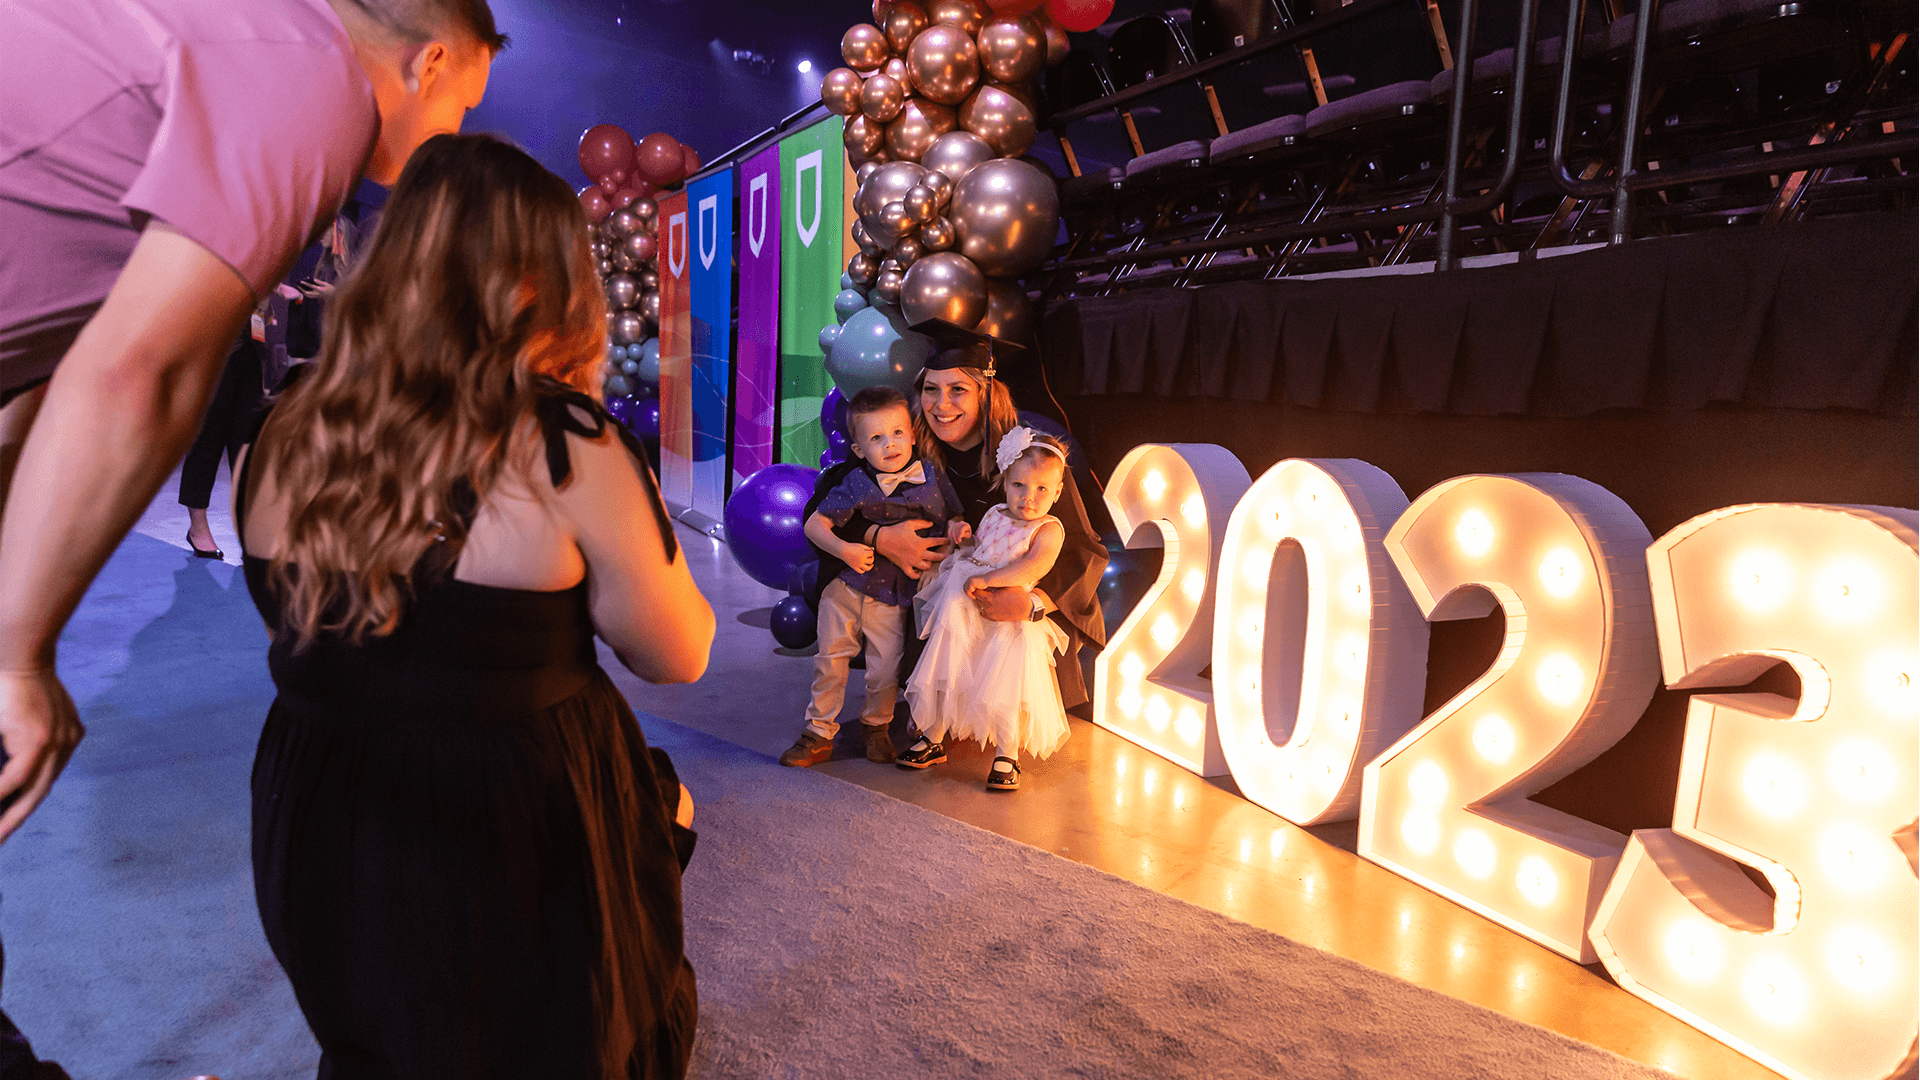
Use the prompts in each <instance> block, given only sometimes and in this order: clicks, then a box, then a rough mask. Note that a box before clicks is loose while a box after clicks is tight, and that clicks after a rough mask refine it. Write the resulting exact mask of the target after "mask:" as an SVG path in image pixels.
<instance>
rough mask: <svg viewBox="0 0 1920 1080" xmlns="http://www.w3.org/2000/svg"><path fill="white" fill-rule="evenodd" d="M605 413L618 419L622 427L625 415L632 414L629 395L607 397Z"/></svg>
mask: <svg viewBox="0 0 1920 1080" xmlns="http://www.w3.org/2000/svg"><path fill="white" fill-rule="evenodd" d="M607 414H608V415H610V416H612V417H613V418H614V419H615V420H618V421H619V422H620V424H621V425H622V426H623V427H624V426H625V425H626V422H627V417H629V416H631V415H632V414H633V399H632V398H630V397H610V398H608V399H607Z"/></svg>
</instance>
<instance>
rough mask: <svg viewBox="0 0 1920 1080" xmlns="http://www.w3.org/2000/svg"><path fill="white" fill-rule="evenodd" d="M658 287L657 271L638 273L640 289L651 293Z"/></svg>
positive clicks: (658, 276) (658, 274)
mask: <svg viewBox="0 0 1920 1080" xmlns="http://www.w3.org/2000/svg"><path fill="white" fill-rule="evenodd" d="M659 287H660V273H659V271H657V270H642V271H640V288H641V289H643V290H645V291H647V292H653V291H654V290H656V289H658V288H659Z"/></svg>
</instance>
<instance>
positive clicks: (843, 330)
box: [827, 307, 933, 395]
mask: <svg viewBox="0 0 1920 1080" xmlns="http://www.w3.org/2000/svg"><path fill="white" fill-rule="evenodd" d="M835 329H837V330H839V331H840V333H839V334H838V335H837V337H836V338H835V340H834V342H833V349H832V351H831V352H829V353H828V354H827V374H829V375H831V376H833V381H834V384H835V385H837V386H838V387H840V392H841V393H843V394H848V395H852V394H856V393H858V392H860V391H862V390H865V389H866V388H867V387H869V386H891V387H893V388H894V389H895V390H898V391H900V392H901V393H903V394H908V395H911V394H912V393H913V384H914V380H915V379H917V378H919V376H920V369H921V368H922V367H924V366H925V365H926V362H927V358H928V357H929V356H932V355H933V340H932V339H931V338H929V337H927V336H926V335H924V334H916V333H914V332H913V331H911V330H909V329H907V320H906V317H905V316H904V315H902V314H901V313H900V309H898V308H895V307H869V308H863V309H862V310H860V311H857V312H855V313H854V315H853V318H851V319H848V320H847V324H846V325H845V326H840V327H835Z"/></svg>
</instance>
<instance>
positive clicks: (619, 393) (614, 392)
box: [606, 374, 629, 397]
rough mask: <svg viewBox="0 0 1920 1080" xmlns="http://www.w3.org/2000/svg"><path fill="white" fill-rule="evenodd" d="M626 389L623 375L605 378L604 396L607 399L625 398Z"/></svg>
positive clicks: (625, 379) (625, 378)
mask: <svg viewBox="0 0 1920 1080" xmlns="http://www.w3.org/2000/svg"><path fill="white" fill-rule="evenodd" d="M628 389H629V387H628V386H627V377H626V376H625V375H617V374H616V375H609V376H607V385H606V395H607V396H608V397H625V396H626V395H627V390H628Z"/></svg>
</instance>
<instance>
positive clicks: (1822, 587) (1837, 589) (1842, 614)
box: [1813, 559, 1887, 623]
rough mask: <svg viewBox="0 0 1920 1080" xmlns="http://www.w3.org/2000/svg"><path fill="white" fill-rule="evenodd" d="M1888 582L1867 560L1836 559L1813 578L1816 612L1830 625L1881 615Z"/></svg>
mask: <svg viewBox="0 0 1920 1080" xmlns="http://www.w3.org/2000/svg"><path fill="white" fill-rule="evenodd" d="M1886 595H1887V580H1886V578H1885V577H1884V576H1883V575H1882V574H1881V573H1880V571H1879V570H1877V569H1875V568H1874V566H1873V564H1872V563H1870V562H1867V561H1866V560H1864V559H1834V560H1832V561H1831V562H1828V563H1827V564H1826V565H1825V566H1822V567H1821V568H1820V570H1819V572H1818V573H1817V574H1815V575H1814V579H1813V604H1814V609H1815V610H1817V611H1819V612H1820V614H1821V616H1822V617H1823V618H1825V619H1827V620H1828V621H1830V622H1837V623H1856V622H1862V621H1864V620H1867V619H1870V618H1872V617H1873V616H1875V615H1877V614H1879V612H1880V606H1881V604H1882V602H1883V601H1884V600H1885V598H1886Z"/></svg>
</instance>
